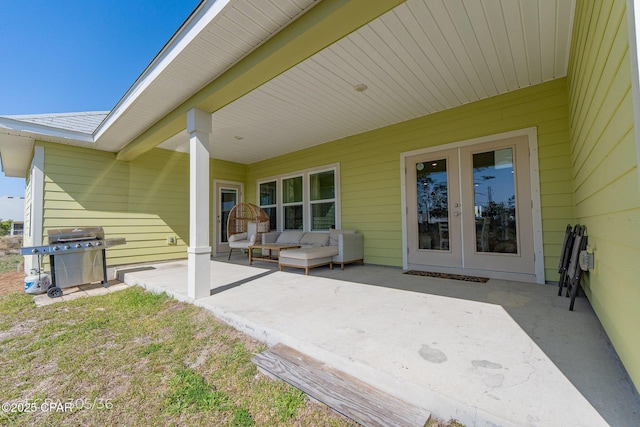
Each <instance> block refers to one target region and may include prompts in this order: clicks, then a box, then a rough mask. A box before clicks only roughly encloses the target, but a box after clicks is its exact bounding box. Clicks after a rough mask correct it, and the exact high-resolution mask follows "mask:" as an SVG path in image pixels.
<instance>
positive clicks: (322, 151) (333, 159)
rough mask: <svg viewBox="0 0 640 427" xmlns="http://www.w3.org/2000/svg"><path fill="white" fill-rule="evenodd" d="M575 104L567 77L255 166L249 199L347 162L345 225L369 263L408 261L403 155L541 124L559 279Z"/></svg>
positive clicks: (548, 247)
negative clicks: (263, 183)
mask: <svg viewBox="0 0 640 427" xmlns="http://www.w3.org/2000/svg"><path fill="white" fill-rule="evenodd" d="M568 116H569V108H568V103H567V86H566V80H565V79H560V80H555V81H552V82H548V83H544V84H541V85H537V86H534V87H530V88H526V89H522V90H519V91H515V92H511V93H508V94H504V95H500V96H497V97H493V98H489V99H486V100H483V101H479V102H475V103H472V104H468V105H464V106H462V107H458V108H455V109H451V110H448V111H444V112H441V113H437V114H432V115H430V116H425V117H421V118H418V119H415V120H411V121H407V122H404V123H401V124H398V125H394V126H389V127H386V128H383V129H379V130H375V131H372V132H367V133H364V134H360V135H356V136H353V137H349V138H345V139H342V140H339V141H333V142H330V143H327V144H322V145H319V146H316V147H312V148H309V149H306V150H302V151H298V152H294V153H290V154H288V155H284V156H280V157H276V158H273V159H269V160H266V161H263V162H259V163H255V164H252V165H250V166H249V168H248V173H247V200H249V201H255V200H256V199H255V191H256V187H255V186H256V181H257V180H258V179H261V178H265V177H268V176H273V175H278V174H282V173H286V172H290V171H296V170H301V169H307V168H312V167H316V166H321V165H325V164H330V163H338V162H339V163H340V180H341V188H340V192H341V203H342V227H343V228H355V229H357V230H359V231H362V232H363V233H364V235H365V261H366V262H368V263H374V264H384V265H393V266H400V265H402V224H401V216H402V206H401V194H400V153H402V152H406V151H411V150H416V149H420V148H424V147H430V146H437V145H441V144H445V143H450V142H455V141H460V140H466V139H470V138H475V137H479V136H484V135H490V134H495V133H500V132H506V131H512V130H516V129H522V128H526V127H531V126H537V128H538V144H539V163H540V181H541V193H542V200H543V202H542V215H543V224H544V236H543V239H544V250H545V273H546V278H547V280H557V278H558V275H557V262H558V261H557V260H558V254H559V253H560V247H561V244H562V239H563V237H564V228H565V226H566V224H567V223H569V222H573V221H574V211H573V197H572V185H571V183H572V175H571V152H570V148H569V124H568Z"/></svg>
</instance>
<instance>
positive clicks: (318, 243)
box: [262, 229, 364, 275]
mask: <svg viewBox="0 0 640 427" xmlns="http://www.w3.org/2000/svg"><path fill="white" fill-rule="evenodd" d="M269 243H274V244H289V245H300V248H297V249H284V250H282V251H281V252H280V259H279V260H278V268H279V270H281V271H282V267H297V268H304V270H305V274H306V275H308V274H309V269H310V268H313V267H319V266H321V265H329V267H330V268H331V269H333V264H340V267H341V269H342V270H344V265H345V264H349V263H352V262H360V263H362V264H364V237H363V235H362V234H361V233H358V232H356V231H354V230H334V229H331V230H330V231H329V232H302V231H297V230H287V231H282V232H280V231H271V232H268V233H263V234H262V244H263V245H265V244H269Z"/></svg>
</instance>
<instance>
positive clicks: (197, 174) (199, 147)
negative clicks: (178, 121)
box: [187, 108, 212, 299]
mask: <svg viewBox="0 0 640 427" xmlns="http://www.w3.org/2000/svg"><path fill="white" fill-rule="evenodd" d="M211 130H212V129H211V114H209V113H207V112H206V111H202V110H198V109H196V108H193V109H191V110H189V111H188V112H187V132H189V149H190V154H189V156H190V167H189V247H188V248H187V254H188V277H187V295H188V297H189V298H193V299H198V298H204V297H208V296H209V295H210V287H211V276H210V272H211V246H210V245H209V135H210V134H211Z"/></svg>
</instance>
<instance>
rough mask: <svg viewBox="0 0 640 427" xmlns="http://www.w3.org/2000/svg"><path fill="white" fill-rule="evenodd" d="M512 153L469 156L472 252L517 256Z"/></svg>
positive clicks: (505, 150)
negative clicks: (473, 217) (473, 221)
mask: <svg viewBox="0 0 640 427" xmlns="http://www.w3.org/2000/svg"><path fill="white" fill-rule="evenodd" d="M513 168H514V166H513V149H511V148H505V149H502V150H496V151H488V152H486V153H478V154H474V155H473V184H474V205H475V214H476V250H477V251H478V252H498V253H513V254H514V253H518V241H517V235H518V234H517V233H516V222H517V221H516V214H517V213H516V196H515V182H514V169H513Z"/></svg>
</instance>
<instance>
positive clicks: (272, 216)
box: [262, 208, 278, 231]
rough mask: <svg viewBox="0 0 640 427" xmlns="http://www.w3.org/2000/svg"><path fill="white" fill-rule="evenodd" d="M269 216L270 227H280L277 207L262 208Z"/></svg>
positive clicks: (272, 229)
mask: <svg viewBox="0 0 640 427" xmlns="http://www.w3.org/2000/svg"><path fill="white" fill-rule="evenodd" d="M262 209H263V210H264V211H265V212H266V214H267V215H268V216H269V227H270V229H271V231H275V230H277V229H278V217H277V216H276V208H262Z"/></svg>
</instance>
